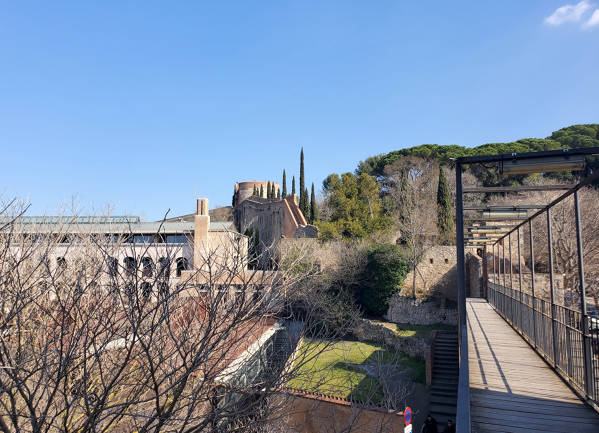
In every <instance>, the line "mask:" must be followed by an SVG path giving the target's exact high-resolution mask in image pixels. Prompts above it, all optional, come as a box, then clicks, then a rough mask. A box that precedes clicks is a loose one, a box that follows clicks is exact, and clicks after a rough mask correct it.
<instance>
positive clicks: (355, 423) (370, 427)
mask: <svg viewBox="0 0 599 433" xmlns="http://www.w3.org/2000/svg"><path fill="white" fill-rule="evenodd" d="M281 399H284V400H283V402H282V404H281V406H282V414H281V419H282V420H283V422H284V423H285V424H286V425H287V427H288V428H289V431H290V432H297V433H299V432H301V433H325V432H347V433H372V432H377V433H393V432H398V431H403V427H404V422H403V414H401V413H395V412H392V411H387V410H383V409H378V408H369V407H361V406H358V405H352V404H350V403H349V402H348V401H344V400H341V399H336V398H332V397H326V396H314V395H300V394H295V395H294V394H291V395H285V396H283V397H281Z"/></svg>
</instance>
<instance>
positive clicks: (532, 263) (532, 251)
mask: <svg viewBox="0 0 599 433" xmlns="http://www.w3.org/2000/svg"><path fill="white" fill-rule="evenodd" d="M528 234H529V238H530V239H529V243H530V290H531V292H532V338H533V343H534V346H535V348H536V347H537V299H536V298H535V244H534V241H533V239H532V220H529V221H528Z"/></svg>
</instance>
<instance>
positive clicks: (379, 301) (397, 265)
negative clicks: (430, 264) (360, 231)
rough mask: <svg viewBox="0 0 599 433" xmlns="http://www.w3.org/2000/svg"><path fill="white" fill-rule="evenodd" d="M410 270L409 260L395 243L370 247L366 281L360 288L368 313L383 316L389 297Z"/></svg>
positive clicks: (365, 275)
mask: <svg viewBox="0 0 599 433" xmlns="http://www.w3.org/2000/svg"><path fill="white" fill-rule="evenodd" d="M408 271H409V265H408V261H407V260H406V259H405V258H404V257H403V255H402V254H401V250H400V248H399V247H398V246H397V245H394V244H377V245H374V246H373V247H371V248H370V250H369V251H368V256H367V263H366V269H365V271H364V277H365V278H364V281H365V283H364V284H362V285H361V287H360V290H359V297H358V299H359V302H360V304H361V305H362V307H363V308H364V311H365V312H366V313H367V314H371V315H375V316H383V315H384V314H385V313H386V312H387V309H388V308H389V299H391V296H392V295H393V294H394V293H395V292H398V291H399V290H400V288H401V284H402V283H403V281H404V279H405V277H406V275H407V273H408Z"/></svg>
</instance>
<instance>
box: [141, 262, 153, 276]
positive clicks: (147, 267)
mask: <svg viewBox="0 0 599 433" xmlns="http://www.w3.org/2000/svg"><path fill="white" fill-rule="evenodd" d="M141 265H142V268H143V270H142V274H143V276H144V277H152V276H154V260H152V259H151V258H150V257H144V258H143V259H141Z"/></svg>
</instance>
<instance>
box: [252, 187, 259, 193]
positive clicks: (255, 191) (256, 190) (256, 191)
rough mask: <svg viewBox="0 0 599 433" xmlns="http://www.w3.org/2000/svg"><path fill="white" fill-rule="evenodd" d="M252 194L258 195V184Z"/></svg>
mask: <svg viewBox="0 0 599 433" xmlns="http://www.w3.org/2000/svg"><path fill="white" fill-rule="evenodd" d="M252 195H253V196H256V195H258V188H256V185H254V189H253V190H252Z"/></svg>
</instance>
